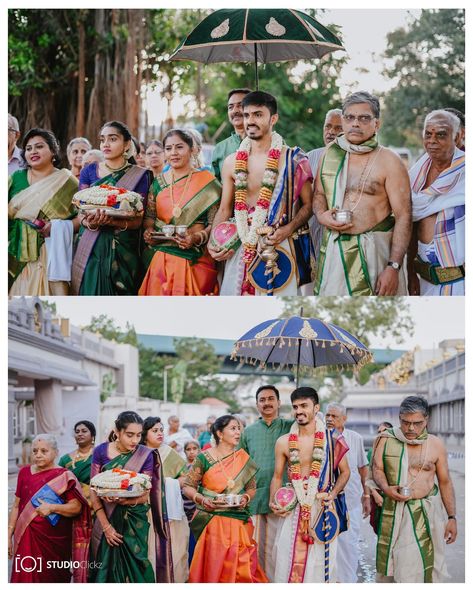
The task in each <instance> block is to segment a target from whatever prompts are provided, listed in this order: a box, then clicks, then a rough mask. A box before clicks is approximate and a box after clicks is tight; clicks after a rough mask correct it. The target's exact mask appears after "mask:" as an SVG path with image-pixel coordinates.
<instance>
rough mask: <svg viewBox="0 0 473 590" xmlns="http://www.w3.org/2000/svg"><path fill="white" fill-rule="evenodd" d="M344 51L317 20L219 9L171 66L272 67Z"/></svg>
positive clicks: (293, 13)
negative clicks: (247, 64)
mask: <svg viewBox="0 0 473 590" xmlns="http://www.w3.org/2000/svg"><path fill="white" fill-rule="evenodd" d="M337 49H344V48H343V46H342V43H341V41H340V40H339V39H338V38H337V37H336V36H335V35H334V34H333V33H332V32H331V31H330V30H329V29H327V28H326V27H324V26H323V25H322V24H321V23H319V22H318V21H317V20H316V19H314V18H312V17H311V16H309V15H308V14H305V13H304V12H301V11H299V10H292V9H266V8H255V9H220V10H216V11H215V12H213V13H212V14H210V15H209V16H207V17H206V18H204V19H203V20H202V21H201V22H200V23H199V24H198V25H197V26H196V27H195V28H194V29H193V31H192V32H191V33H190V34H189V35H188V36H187V37H186V38H185V39H184V40H183V41H182V42H181V44H180V45H179V46H178V47H177V49H176V50H175V51H174V52H173V54H172V55H171V57H170V59H171V60H193V61H199V62H202V63H205V64H209V63H220V62H254V61H255V60H256V61H257V62H259V63H271V62H279V61H288V60H298V59H314V58H320V57H323V56H324V55H325V54H326V53H329V52H331V51H335V50H337Z"/></svg>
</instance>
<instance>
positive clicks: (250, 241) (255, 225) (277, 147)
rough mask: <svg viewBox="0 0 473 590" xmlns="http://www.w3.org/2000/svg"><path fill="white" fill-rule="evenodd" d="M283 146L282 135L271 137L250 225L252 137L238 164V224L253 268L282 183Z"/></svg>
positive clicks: (239, 153)
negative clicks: (276, 190)
mask: <svg viewBox="0 0 473 590" xmlns="http://www.w3.org/2000/svg"><path fill="white" fill-rule="evenodd" d="M282 145H283V140H282V137H281V136H280V135H279V133H275V132H273V133H272V134H271V147H270V149H269V152H268V159H267V161H266V167H265V170H264V174H263V180H262V182H261V188H260V191H259V197H258V200H257V202H256V208H255V212H254V214H253V217H252V220H251V222H249V221H248V158H249V155H250V151H251V140H250V138H248V137H245V139H244V140H243V141H242V142H241V144H240V148H239V149H238V151H237V154H236V160H235V221H236V225H237V228H238V235H239V236H240V240H241V242H242V244H243V248H244V252H243V260H244V261H245V264H246V266H249V264H250V263H251V261H252V260H253V258H254V257H255V255H256V243H257V241H258V230H259V229H261V228H262V227H263V225H264V223H265V221H266V218H267V215H268V209H269V205H270V203H271V198H272V196H273V190H274V187H275V185H276V181H277V179H278V167H279V158H280V157H281V149H282Z"/></svg>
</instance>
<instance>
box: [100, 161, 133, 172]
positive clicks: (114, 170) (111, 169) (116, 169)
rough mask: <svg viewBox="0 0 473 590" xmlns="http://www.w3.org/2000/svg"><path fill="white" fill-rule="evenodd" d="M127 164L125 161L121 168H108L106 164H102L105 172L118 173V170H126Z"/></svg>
mask: <svg viewBox="0 0 473 590" xmlns="http://www.w3.org/2000/svg"><path fill="white" fill-rule="evenodd" d="M128 164H129V162H128V160H125V163H124V164H123V166H120V167H119V168H112V167H111V166H109V165H108V164H107V162H104V166H105V168H106V169H107V170H110V172H120V170H123V169H124V168H126V167H127V166H128Z"/></svg>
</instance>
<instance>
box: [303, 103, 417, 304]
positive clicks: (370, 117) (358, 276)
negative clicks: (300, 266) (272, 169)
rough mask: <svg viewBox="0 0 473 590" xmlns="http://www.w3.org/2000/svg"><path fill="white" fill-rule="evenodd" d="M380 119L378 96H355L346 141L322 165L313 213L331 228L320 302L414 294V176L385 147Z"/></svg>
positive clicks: (322, 258) (320, 273)
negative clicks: (410, 271)
mask: <svg viewBox="0 0 473 590" xmlns="http://www.w3.org/2000/svg"><path fill="white" fill-rule="evenodd" d="M379 117H380V107H379V100H378V98H377V97H376V96H373V95H371V94H369V93H368V92H356V93H354V94H351V95H350V96H348V97H347V98H346V99H345V101H344V103H343V105H342V128H343V134H342V135H339V136H337V137H336V139H335V141H334V142H333V143H332V144H331V145H330V146H328V148H327V150H326V153H325V155H324V157H323V158H322V159H321V160H322V161H321V164H320V165H319V170H318V172H317V178H316V183H315V192H314V213H315V215H316V216H317V220H318V221H319V223H320V224H321V225H322V226H324V233H323V237H322V243H321V247H320V254H319V257H318V261H317V276H316V280H315V288H314V291H315V294H316V295H407V281H406V272H405V265H404V264H403V261H404V256H405V254H406V251H407V247H408V245H409V240H410V237H411V229H412V220H411V198H410V185H409V177H408V175H407V171H406V169H405V166H404V165H403V163H402V161H401V158H400V157H399V156H398V155H397V154H395V153H394V152H393V151H391V150H389V149H387V148H385V147H383V146H381V145H379V143H378V139H377V131H378V129H379V127H380V120H379ZM337 218H338V220H337Z"/></svg>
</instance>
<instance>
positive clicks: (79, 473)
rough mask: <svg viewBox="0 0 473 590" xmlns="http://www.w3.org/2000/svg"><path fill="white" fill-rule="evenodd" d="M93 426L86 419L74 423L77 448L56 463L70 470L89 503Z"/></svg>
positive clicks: (93, 439)
mask: <svg viewBox="0 0 473 590" xmlns="http://www.w3.org/2000/svg"><path fill="white" fill-rule="evenodd" d="M95 434H96V432H95V426H94V425H93V424H92V422H89V421H88V420H80V422H77V423H76V424H75V425H74V438H75V439H76V443H77V449H75V450H74V451H71V452H70V453H67V454H66V455H63V456H62V457H61V458H60V459H59V461H58V464H59V466H60V467H65V468H66V469H69V471H72V473H73V474H74V475H75V476H76V477H77V479H78V480H79V483H80V485H81V487H82V492H83V494H84V496H85V498H86V499H87V501H88V502H89V504H90V490H89V484H90V469H91V466H92V452H93V450H94V444H95Z"/></svg>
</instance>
